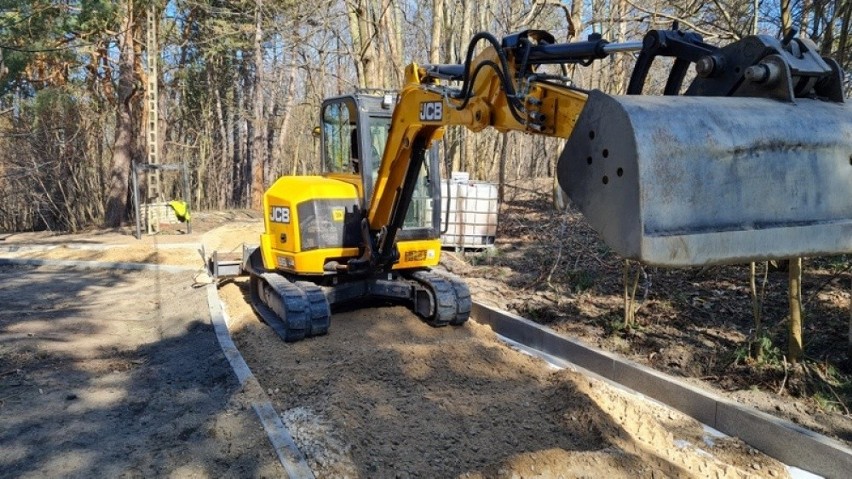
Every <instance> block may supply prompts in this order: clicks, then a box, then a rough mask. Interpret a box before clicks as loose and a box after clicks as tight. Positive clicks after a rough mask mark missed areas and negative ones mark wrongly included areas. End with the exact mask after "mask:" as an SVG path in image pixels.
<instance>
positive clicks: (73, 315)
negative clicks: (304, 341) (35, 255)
mask: <svg viewBox="0 0 852 479" xmlns="http://www.w3.org/2000/svg"><path fill="white" fill-rule="evenodd" d="M190 276H191V275H188V274H184V275H169V274H163V273H159V272H143V273H140V272H133V273H130V272H116V271H92V270H87V271H69V270H60V269H53V268H30V267H0V305H2V308H0V477H163V476H171V477H224V476H230V477H262V476H266V477H276V476H281V475H282V474H283V469H282V468H281V466H280V464H279V463H278V462H277V460H276V458H275V456H274V454H273V452H272V449H271V447H270V446H269V443H268V440H267V438H266V436H265V434H264V432H263V430H262V429H261V427H260V423H259V421H258V420H257V418H256V416H255V415H254V412H253V411H252V410H251V408H250V407H248V398H246V397H244V396H245V394H244V393H242V392H241V391H240V390H239V387H238V385H237V381H236V379H235V378H234V376H233V373H232V372H231V370H230V368H229V366H228V364H227V362H226V361H225V359H224V356H223V355H222V352H221V350H220V349H219V346H218V345H217V344H216V339H215V336H214V334H213V332H212V326H211V325H210V320H209V312H208V309H207V304H206V296H205V294H204V290H203V289H200V290H195V289H192V288H191V287H190V284H191V277H190Z"/></svg>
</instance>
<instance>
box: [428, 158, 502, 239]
mask: <svg viewBox="0 0 852 479" xmlns="http://www.w3.org/2000/svg"><path fill="white" fill-rule="evenodd" d="M468 178H469V175H468V174H467V173H464V172H461V173H459V172H456V173H453V174H452V179H450V180H443V181H442V182H441V225H442V227H445V228H446V229H447V231H446V232H445V233H444V234H443V235H441V240H442V242H443V245H444V247H448V248H459V249H461V248H491V247H493V246H494V239H495V237H496V236H497V185H495V184H493V183H486V182H483V181H470V180H469V179H468ZM448 200H449V202H450V208H449V215H447V201H448Z"/></svg>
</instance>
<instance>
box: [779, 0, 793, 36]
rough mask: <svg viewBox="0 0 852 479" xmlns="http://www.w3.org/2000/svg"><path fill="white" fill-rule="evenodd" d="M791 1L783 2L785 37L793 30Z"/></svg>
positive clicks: (782, 25)
mask: <svg viewBox="0 0 852 479" xmlns="http://www.w3.org/2000/svg"><path fill="white" fill-rule="evenodd" d="M791 3H792V2H791V1H790V0H781V30H782V31H783V32H784V35H786V34H787V32H789V31H790V29H791V28H793V10H792V5H791Z"/></svg>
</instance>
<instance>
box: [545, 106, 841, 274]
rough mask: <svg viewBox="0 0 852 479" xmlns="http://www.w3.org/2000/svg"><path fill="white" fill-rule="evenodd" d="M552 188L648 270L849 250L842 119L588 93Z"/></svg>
mask: <svg viewBox="0 0 852 479" xmlns="http://www.w3.org/2000/svg"><path fill="white" fill-rule="evenodd" d="M557 174H558V178H559V184H560V185H561V186H562V188H563V189H564V190H565V191H566V192H567V193H568V195H569V196H570V198H571V200H572V201H573V202H574V204H575V205H576V206H577V207H578V208H579V209H580V211H581V212H582V213H583V214H584V215H585V216H586V218H587V219H588V221H589V222H590V223H591V225H592V226H593V227H594V228H595V229H596V230H597V231H598V232H599V233H600V234H601V236H602V237H603V240H604V241H605V242H606V243H607V244H608V245H609V246H610V247H611V248H613V249H614V250H615V251H616V252H617V253H619V254H620V255H622V256H624V257H625V258H629V259H634V260H638V261H643V262H646V263H648V264H652V265H659V266H697V265H706V264H723V263H743V262H749V261H755V260H765V259H780V258H789V257H797V256H817V255H829V254H839V253H849V252H852V109H850V106H849V105H847V104H841V103H829V102H822V101H818V100H810V99H797V100H796V103H783V102H779V101H775V100H768V99H760V98H734V97H683V96H678V97H672V96H668V97H666V96H663V97H651V96H618V97H614V96H609V95H606V94H604V93H601V92H597V91H594V92H592V93H591V94H590V96H589V99H588V102H587V103H586V107H585V109H584V110H583V112H582V114H581V115H580V118H579V120H578V122H577V125H576V127H575V129H574V132H573V134H572V135H571V137H570V138H569V140H568V142H567V144H566V147H565V150H564V151H563V153H562V155H561V156H560V158H559V164H558V167H557Z"/></svg>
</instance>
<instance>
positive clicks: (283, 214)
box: [269, 206, 290, 223]
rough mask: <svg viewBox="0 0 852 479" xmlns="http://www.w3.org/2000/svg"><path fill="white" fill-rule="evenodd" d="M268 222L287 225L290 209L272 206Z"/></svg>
mask: <svg viewBox="0 0 852 479" xmlns="http://www.w3.org/2000/svg"><path fill="white" fill-rule="evenodd" d="M269 221H272V222H273V223H289V222H290V208H287V207H286V206H273V207H272V209H271V210H270V212H269Z"/></svg>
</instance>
